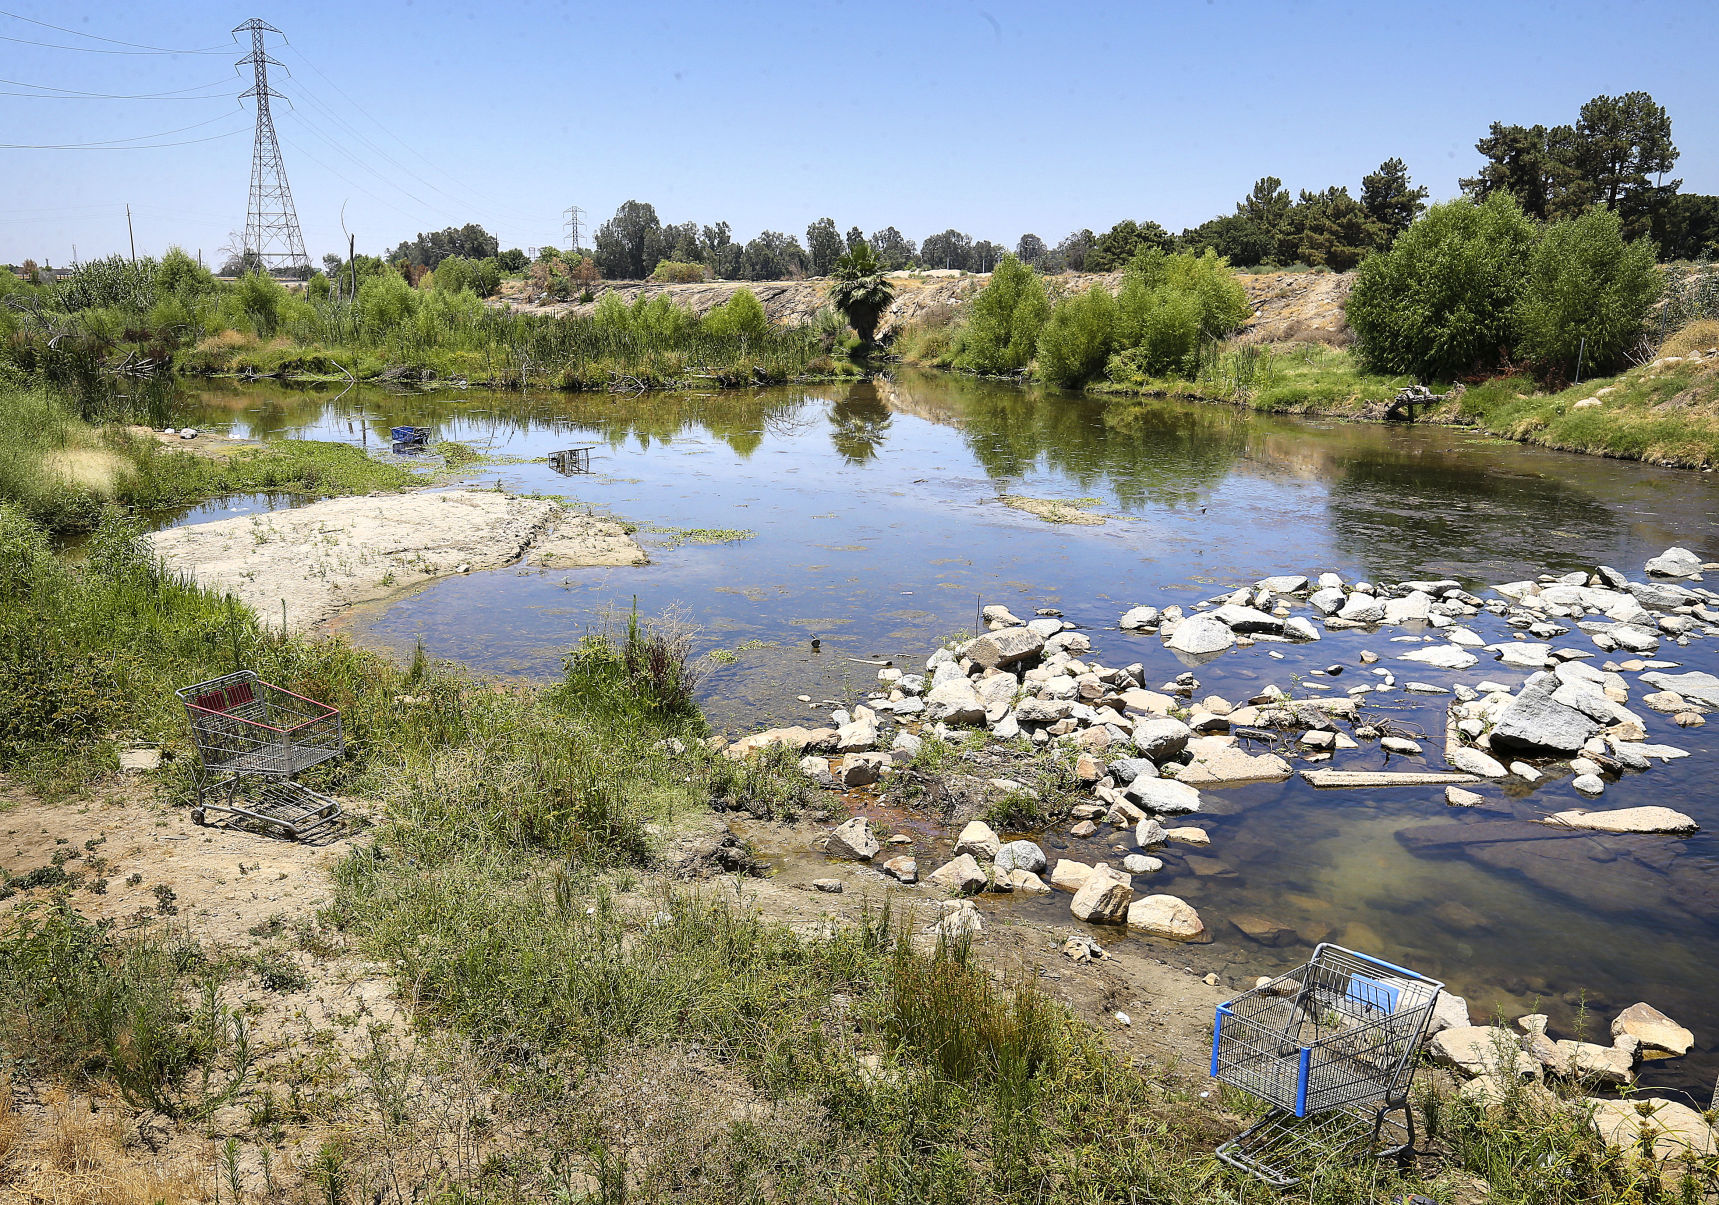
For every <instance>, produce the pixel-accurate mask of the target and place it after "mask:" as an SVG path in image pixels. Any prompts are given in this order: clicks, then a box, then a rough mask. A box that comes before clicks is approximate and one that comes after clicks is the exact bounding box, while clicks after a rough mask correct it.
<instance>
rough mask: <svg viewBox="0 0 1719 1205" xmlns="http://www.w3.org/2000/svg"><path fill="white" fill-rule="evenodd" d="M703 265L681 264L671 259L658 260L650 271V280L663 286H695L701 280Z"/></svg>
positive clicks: (703, 272) (702, 277)
mask: <svg viewBox="0 0 1719 1205" xmlns="http://www.w3.org/2000/svg"><path fill="white" fill-rule="evenodd" d="M704 276H705V268H704V265H703V264H683V263H679V262H677V261H675V260H672V259H665V260H660V261H658V263H657V266H656V267H655V268H654V269H652V271H651V279H652V280H655V281H659V282H661V283H663V284H676V285H685V284H696V283H698V282H699V281H701V280H703V279H704Z"/></svg>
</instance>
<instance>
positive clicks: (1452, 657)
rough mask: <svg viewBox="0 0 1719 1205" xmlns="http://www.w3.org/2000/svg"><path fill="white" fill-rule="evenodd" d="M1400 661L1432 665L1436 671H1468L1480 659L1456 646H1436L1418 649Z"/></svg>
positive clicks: (1406, 654) (1401, 657) (1404, 655)
mask: <svg viewBox="0 0 1719 1205" xmlns="http://www.w3.org/2000/svg"><path fill="white" fill-rule="evenodd" d="M1397 660H1398V661H1418V662H1419V663H1420V664H1422V665H1430V666H1432V667H1433V668H1434V669H1467V668H1468V667H1469V666H1471V665H1473V664H1474V663H1475V662H1476V661H1478V660H1480V658H1478V657H1476V656H1475V655H1474V654H1473V653H1471V652H1469V651H1468V650H1467V649H1464V648H1458V647H1457V646H1456V645H1454V644H1434V645H1429V646H1428V647H1426V648H1424V649H1416V650H1415V651H1414V652H1412V653H1404V654H1403V655H1402V656H1400V657H1398V658H1397Z"/></svg>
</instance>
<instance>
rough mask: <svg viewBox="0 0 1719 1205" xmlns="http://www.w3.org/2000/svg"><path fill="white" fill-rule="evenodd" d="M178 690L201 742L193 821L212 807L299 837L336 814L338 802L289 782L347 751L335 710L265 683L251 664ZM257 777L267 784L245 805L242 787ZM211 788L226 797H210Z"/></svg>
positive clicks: (198, 742) (187, 715) (338, 717)
mask: <svg viewBox="0 0 1719 1205" xmlns="http://www.w3.org/2000/svg"><path fill="white" fill-rule="evenodd" d="M176 693H177V694H178V696H179V698H180V700H181V701H182V702H183V703H184V704H185V714H186V717H187V719H189V720H190V723H191V736H192V739H193V740H194V741H195V742H196V745H197V761H198V767H197V772H196V774H195V776H194V777H195V780H196V787H197V803H196V807H195V808H194V809H193V810H192V812H191V819H192V820H194V821H195V822H196V823H198V824H201V823H203V819H204V816H205V814H206V809H209V808H213V809H214V810H216V811H221V812H228V813H231V814H233V815H237V816H243V817H246V818H248V819H252V820H258V821H262V822H265V823H269V824H274V825H276V826H278V827H281V828H284V829H286V830H287V831H288V833H289V835H292V836H294V837H297V836H301V835H303V834H304V832H306V831H308V830H310V829H314V828H317V827H320V826H321V825H322V824H323V823H328V822H332V820H333V819H335V818H338V816H339V815H340V806H339V804H337V803H335V802H334V801H333V800H331V799H329V798H327V797H326V796H322V795H318V794H317V793H316V792H314V791H311V790H310V789H309V788H308V787H304V786H302V785H300V784H298V783H295V782H291V781H290V780H291V778H292V776H293V775H295V774H298V773H301V772H303V771H305V770H308V769H310V768H311V767H312V766H317V765H321V764H322V763H323V762H326V761H332V760H333V759H335V758H337V757H340V756H341V755H342V754H343V753H344V752H345V739H344V736H343V734H342V732H341V727H340V712H339V711H338V710H337V709H335V708H333V707H330V706H328V705H327V704H325V703H318V702H316V701H315V700H314V699H307V698H305V697H304V696H303V695H295V694H293V693H292V692H291V691H290V690H283V689H282V688H281V687H279V686H275V685H274V684H272V683H269V682H264V681H263V680H262V679H261V678H259V677H257V675H256V674H255V673H253V672H252V671H250V670H242V671H240V672H239V673H236V674H228V675H227V676H225V677H222V678H213V679H211V680H210V681H208V682H199V683H198V684H197V685H195V686H188V687H186V688H185V689H184V690H181V691H178V692H176ZM252 779H260V780H263V782H264V783H265V784H266V785H264V786H262V787H259V788H257V789H256V790H255V791H253V792H250V793H248V794H247V795H246V796H245V798H246V799H247V800H252V797H253V796H255V799H254V801H253V803H252V806H249V807H246V806H243V805H241V804H240V803H239V787H240V784H241V782H245V781H247V780H252ZM211 795H214V796H215V797H216V798H217V799H220V800H223V801H224V802H214V803H212V802H210V796H211Z"/></svg>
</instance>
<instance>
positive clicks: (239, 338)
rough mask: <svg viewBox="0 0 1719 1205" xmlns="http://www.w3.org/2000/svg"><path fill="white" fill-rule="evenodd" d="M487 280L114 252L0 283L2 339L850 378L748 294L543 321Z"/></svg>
mask: <svg viewBox="0 0 1719 1205" xmlns="http://www.w3.org/2000/svg"><path fill="white" fill-rule="evenodd" d="M483 271H487V269H484V267H483V265H482V264H481V263H477V264H476V265H475V266H474V265H473V264H471V263H469V262H467V261H461V260H448V261H444V262H443V263H441V264H440V266H439V267H438V268H437V269H436V272H438V273H442V274H443V277H442V279H445V280H447V281H449V282H450V284H451V287H439V286H440V281H439V280H438V278H436V277H434V276H432V277H431V279H430V281H429V283H430V285H431V287H429V288H421V287H414V286H413V285H412V284H411V283H410V282H409V281H408V280H407V279H406V277H404V276H402V275H401V274H400V273H399V272H396V271H395V270H394V269H392V268H390V267H388V266H386V265H382V264H376V265H375V266H374V268H373V270H372V271H371V272H370V273H369V275H367V276H365V275H361V276H360V277H359V280H358V288H357V292H356V295H355V296H354V295H353V294H352V291H351V289H350V282H349V281H348V282H347V284H348V287H347V288H346V289H345V290H344V291H343V292H340V291H335V290H333V289H332V288H330V287H329V285H328V282H327V280H326V279H325V278H322V277H317V278H315V279H313V280H312V282H311V287H309V288H307V289H306V290H304V291H302V292H299V291H291V290H288V289H287V288H286V287H285V286H284V285H283V284H281V283H280V282H279V281H277V280H274V279H272V278H270V277H268V276H266V275H263V274H260V273H253V274H250V275H247V276H243V277H241V278H240V279H239V280H237V281H236V282H232V283H227V282H223V281H219V280H217V279H215V278H214V277H213V276H211V275H210V274H209V273H208V272H206V271H204V270H203V269H201V268H199V267H198V266H197V264H196V262H195V261H193V260H191V259H190V258H189V257H188V256H186V255H185V254H184V253H183V252H180V251H173V252H169V253H168V254H167V255H166V256H164V257H163V258H162V259H161V260H160V261H155V260H150V259H143V260H139V261H138V262H136V263H130V262H128V261H126V260H125V259H123V258H122V257H118V256H115V257H112V258H110V259H107V260H101V261H95V262H92V263H90V264H86V265H84V266H83V267H82V268H80V269H79V270H78V271H77V272H76V273H74V274H73V275H72V276H71V277H70V278H68V279H67V280H65V281H63V282H60V283H58V284H54V285H42V286H30V285H26V284H24V283H22V282H19V281H16V280H15V279H13V278H11V277H10V276H7V277H6V278H5V279H4V280H0V289H3V290H6V291H7V294H8V295H7V296H6V298H5V302H4V304H3V305H0V339H4V340H5V343H6V345H7V346H8V347H9V348H10V351H9V354H10V355H11V356H12V358H14V359H15V360H17V361H19V362H20V363H21V364H23V365H24V366H25V367H26V368H34V367H35V364H36V361H37V360H38V359H46V358H48V356H49V351H50V346H49V345H52V349H51V350H53V351H59V350H61V349H67V350H72V349H75V350H77V351H79V352H80V353H81V354H82V355H84V356H85V357H86V358H88V359H90V360H91V361H94V362H97V363H99V364H102V365H106V366H108V367H113V368H118V367H125V368H128V369H131V370H134V371H140V370H142V369H147V370H149V371H153V372H162V371H166V370H168V369H177V370H178V371H181V372H185V373H191V374H235V375H241V376H251V377H255V376H270V377H310V378H324V379H331V380H348V379H353V378H356V379H360V380H371V379H377V378H386V379H399V380H408V381H409V380H414V379H429V378H434V379H442V380H456V381H461V380H463V381H469V382H471V383H474V384H490V385H502V386H508V387H519V388H523V387H528V386H530V387H537V388H548V389H607V388H611V387H615V386H616V385H617V383H620V384H622V385H624V386H625V387H628V388H655V387H665V386H669V385H675V384H681V385H701V384H702V385H705V386H709V385H712V384H715V385H736V384H754V383H757V382H760V381H781V380H788V379H792V378H796V377H803V376H807V375H814V376H816V375H839V374H841V373H843V372H851V371H852V368H851V366H847V365H846V364H845V363H843V362H841V360H840V359H839V356H838V357H833V356H832V355H831V354H830V352H829V350H828V349H827V348H826V346H825V343H824V341H822V340H820V339H819V337H818V335H817V333H816V332H815V331H813V330H811V329H810V328H794V329H789V328H784V327H780V326H776V325H774V324H772V323H770V322H768V321H766V320H765V318H764V312H763V308H762V306H760V305H759V304H758V300H757V298H756V297H755V296H753V295H752V294H751V293H750V292H749V291H747V290H740V291H737V292H736V293H735V295H734V296H733V297H731V298H730V299H729V300H728V301H727V302H726V303H725V304H723V305H721V306H718V307H716V308H715V309H713V310H711V311H710V312H708V313H706V314H705V315H703V316H702V317H701V316H697V315H694V314H693V313H692V312H691V311H689V310H687V309H685V308H683V307H680V306H676V305H675V304H674V303H673V302H672V301H670V300H669V299H668V298H667V297H661V296H659V297H655V298H651V299H648V300H647V299H641V300H640V301H639V302H638V303H637V304H635V305H633V306H630V307H628V306H625V305H623V304H622V303H621V302H620V301H619V299H618V298H615V299H612V300H611V299H609V298H605V304H600V305H599V307H598V310H597V312H596V313H594V314H592V315H590V316H588V317H572V316H566V317H549V316H544V315H532V314H520V313H513V312H510V311H507V310H503V309H497V308H495V307H491V306H486V305H484V304H483V302H482V301H481V300H480V299H479V297H478V295H477V292H476V291H475V290H474V288H473V287H472V286H471V280H472V277H473V274H475V273H479V272H483ZM8 281H10V283H7V282H8ZM319 282H320V285H321V287H317V286H318V284H319ZM422 283H424V282H423V281H422V280H420V284H422Z"/></svg>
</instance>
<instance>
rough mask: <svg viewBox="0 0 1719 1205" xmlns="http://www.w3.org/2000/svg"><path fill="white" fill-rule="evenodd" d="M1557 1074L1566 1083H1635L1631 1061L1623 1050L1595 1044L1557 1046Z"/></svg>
mask: <svg viewBox="0 0 1719 1205" xmlns="http://www.w3.org/2000/svg"><path fill="white" fill-rule="evenodd" d="M1556 1059H1557V1063H1556V1066H1557V1070H1558V1073H1559V1074H1560V1075H1563V1076H1565V1077H1567V1078H1569V1079H1576V1080H1586V1081H1588V1082H1590V1083H1601V1084H1628V1083H1633V1082H1634V1081H1635V1059H1634V1057H1633V1056H1632V1055H1631V1054H1630V1053H1629V1052H1628V1051H1627V1050H1619V1049H1618V1048H1617V1047H1615V1046H1601V1045H1599V1044H1598V1043H1597V1042H1572V1041H1570V1040H1568V1039H1560V1040H1559V1041H1558V1043H1557V1055H1556Z"/></svg>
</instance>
